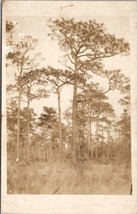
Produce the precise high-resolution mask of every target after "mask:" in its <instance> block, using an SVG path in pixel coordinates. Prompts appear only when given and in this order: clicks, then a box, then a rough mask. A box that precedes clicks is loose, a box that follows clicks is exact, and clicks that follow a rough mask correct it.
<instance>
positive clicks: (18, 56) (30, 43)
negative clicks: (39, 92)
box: [7, 36, 40, 160]
mask: <svg viewBox="0 0 137 214" xmlns="http://www.w3.org/2000/svg"><path fill="white" fill-rule="evenodd" d="M37 42H38V40H37V39H33V38H32V37H31V36H25V37H24V38H23V39H21V41H20V42H18V43H17V44H14V45H12V52H9V53H8V55H7V57H8V59H10V60H11V62H12V63H13V64H14V65H15V66H16V67H17V72H16V73H15V78H16V82H17V84H18V91H19V92H18V93H19V95H18V113H17V114H18V117H17V120H18V123H17V124H18V125H17V149H16V151H17V152H16V159H17V160H18V159H19V145H20V108H21V96H22V90H23V88H22V82H21V77H22V75H23V74H24V73H25V72H28V71H29V70H31V69H34V68H36V67H37V66H38V65H39V62H38V61H40V53H38V54H33V51H34V49H35V46H36V45H37Z"/></svg>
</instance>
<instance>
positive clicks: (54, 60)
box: [5, 1, 131, 116]
mask: <svg viewBox="0 0 137 214" xmlns="http://www.w3.org/2000/svg"><path fill="white" fill-rule="evenodd" d="M5 7H6V13H7V16H6V19H8V20H10V21H14V22H15V23H16V22H17V23H18V24H16V28H15V35H14V36H15V37H14V38H15V41H18V40H20V39H21V38H22V37H23V36H24V35H31V36H33V37H34V38H37V39H38V40H39V44H38V46H37V48H36V49H35V52H41V53H42V57H44V58H45V60H44V62H43V63H42V64H41V66H44V67H46V66H52V67H55V68H62V66H61V64H60V63H59V60H60V57H61V56H62V55H63V52H62V51H61V50H60V48H59V46H58V42H57V41H52V40H51V39H50V37H48V33H49V28H48V26H47V21H48V19H49V18H51V19H56V18H58V17H64V18H74V19H76V20H82V21H85V20H90V19H95V20H96V21H97V22H99V23H102V22H103V23H104V24H105V27H106V28H107V31H108V33H110V34H115V36H116V37H118V38H122V37H123V38H124V39H125V41H126V42H129V43H130V20H129V17H128V14H127V15H125V13H123V14H122V10H121V11H119V8H118V7H117V8H113V7H112V6H110V4H108V5H106V7H105V8H104V9H103V8H101V5H100V8H97V6H96V5H95V4H93V3H90V2H88V1H87V2H76V1H73V2H69V1H66V2H64V1H57V2H55V1H54V2H52V1H51V2H49V1H47V2H40V1H39V3H38V2H37V1H36V3H35V4H34V2H31V1H28V3H26V2H23V1H20V2H17V1H15V2H14V1H11V2H10V4H8V5H6V6H5ZM105 9H106V10H105ZM107 9H108V12H107V13H106V12H105V11H107ZM24 11H25V12H26V13H25V12H24ZM129 61H130V56H126V57H124V56H123V57H121V56H116V57H113V58H112V59H110V58H109V59H106V60H104V64H105V68H106V69H121V71H122V72H123V73H124V74H125V75H126V76H127V77H129V78H130V72H131V71H130V63H129ZM13 73H14V72H10V73H8V79H7V81H8V82H11V80H13ZM96 80H97V81H99V82H100V83H101V84H102V85H104V83H105V80H102V79H96ZM72 94H73V89H72V87H71V86H70V87H66V86H65V87H64V88H63V90H62V93H61V106H62V110H63V111H64V110H65V109H66V108H67V107H69V106H70V105H71V103H70V101H69V100H70V99H71V100H72ZM107 95H108V96H109V99H110V103H111V104H113V106H114V109H115V110H116V113H117V115H118V116H119V115H120V114H121V113H122V108H121V106H120V105H119V104H118V99H119V98H120V96H121V95H120V93H119V92H118V91H111V92H109V93H108V94H107ZM38 103H39V105H37V104H38ZM45 105H46V106H54V107H56V108H57V96H56V95H52V96H51V97H50V98H49V99H46V100H45V99H44V100H39V101H34V102H33V103H32V107H35V111H36V112H37V113H40V112H41V111H42V108H43V106H45ZM36 106H38V107H36Z"/></svg>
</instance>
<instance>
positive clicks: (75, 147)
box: [72, 59, 78, 158]
mask: <svg viewBox="0 0 137 214" xmlns="http://www.w3.org/2000/svg"><path fill="white" fill-rule="evenodd" d="M77 72H78V71H77V60H76V59H75V79H74V88H73V123H72V124H73V125H72V126H73V129H72V142H73V152H74V158H76V154H77V139H76V137H77V135H76V133H77Z"/></svg>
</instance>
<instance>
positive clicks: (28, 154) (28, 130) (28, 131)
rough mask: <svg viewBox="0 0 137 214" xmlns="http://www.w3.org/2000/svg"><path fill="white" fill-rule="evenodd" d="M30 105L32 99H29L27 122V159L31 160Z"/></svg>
mask: <svg viewBox="0 0 137 214" xmlns="http://www.w3.org/2000/svg"><path fill="white" fill-rule="evenodd" d="M29 107H30V101H29V99H28V115H27V116H28V121H27V122H28V124H27V161H28V162H29V161H30V145H29V144H30V139H29V133H30V118H29V113H30V112H29Z"/></svg>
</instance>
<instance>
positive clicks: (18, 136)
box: [16, 89, 21, 160]
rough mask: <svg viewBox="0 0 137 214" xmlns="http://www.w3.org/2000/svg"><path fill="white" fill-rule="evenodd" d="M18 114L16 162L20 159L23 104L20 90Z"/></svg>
mask: <svg viewBox="0 0 137 214" xmlns="http://www.w3.org/2000/svg"><path fill="white" fill-rule="evenodd" d="M18 98H19V99H18V113H17V147H16V160H19V158H20V104H21V89H20V90H19V97H18Z"/></svg>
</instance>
